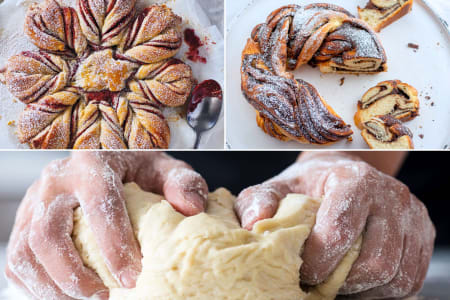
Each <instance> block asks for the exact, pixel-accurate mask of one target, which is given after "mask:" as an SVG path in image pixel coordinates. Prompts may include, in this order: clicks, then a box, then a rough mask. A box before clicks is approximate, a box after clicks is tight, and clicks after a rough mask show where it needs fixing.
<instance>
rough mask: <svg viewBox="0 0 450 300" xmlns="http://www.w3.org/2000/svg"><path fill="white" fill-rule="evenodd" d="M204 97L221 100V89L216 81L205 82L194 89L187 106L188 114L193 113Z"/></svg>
mask: <svg viewBox="0 0 450 300" xmlns="http://www.w3.org/2000/svg"><path fill="white" fill-rule="evenodd" d="M206 97H217V98H219V99H220V100H222V88H221V87H220V84H219V83H218V82H217V81H215V80H212V79H209V80H205V81H203V82H201V83H200V84H198V85H197V86H196V87H195V88H194V91H193V92H192V98H191V101H190V102H189V105H188V112H193V111H194V110H195V109H196V108H197V106H198V105H199V104H200V103H201V102H202V101H203V99H205V98H206Z"/></svg>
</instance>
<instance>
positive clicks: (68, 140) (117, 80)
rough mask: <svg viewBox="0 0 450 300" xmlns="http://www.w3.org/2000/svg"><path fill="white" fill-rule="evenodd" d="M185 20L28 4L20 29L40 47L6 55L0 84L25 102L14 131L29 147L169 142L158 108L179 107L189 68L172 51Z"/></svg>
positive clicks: (102, 5) (162, 10)
mask: <svg viewBox="0 0 450 300" xmlns="http://www.w3.org/2000/svg"><path fill="white" fill-rule="evenodd" d="M181 22H182V20H181V18H180V17H179V16H177V15H175V14H174V13H173V12H172V10H171V9H170V8H168V7H166V6H164V5H153V6H150V7H147V8H145V9H144V10H143V11H142V12H140V13H139V14H138V15H137V17H135V1H134V0H133V1H129V0H107V1H105V0H77V2H76V8H71V7H62V6H61V5H60V4H59V2H57V1H56V0H45V1H44V2H43V3H42V4H41V5H32V6H31V7H30V9H29V10H28V12H27V15H26V19H25V33H26V34H27V35H28V37H29V38H30V40H31V41H32V42H33V43H34V44H35V45H36V46H37V47H39V49H40V50H39V51H26V52H22V53H20V54H18V55H15V56H13V57H11V58H10V59H9V60H8V62H7V64H6V67H5V68H4V69H3V70H2V71H0V80H2V82H3V83H5V84H6V85H7V86H8V88H9V90H10V91H11V93H12V94H13V95H14V96H15V97H17V98H18V99H19V100H20V101H22V102H24V103H26V104H27V106H26V108H25V110H24V111H23V113H22V115H21V117H20V120H19V122H18V136H19V140H20V142H22V143H28V144H29V145H30V147H31V148H71V147H73V148H75V149H79V148H107V149H122V148H144V149H146V148H168V147H169V143H170V130H169V126H168V123H167V121H166V120H165V118H164V116H163V113H162V111H161V109H162V108H163V107H164V106H180V105H183V104H184V103H185V102H186V100H187V98H188V96H189V95H190V92H191V89H192V85H193V77H192V71H191V68H190V67H189V66H188V65H187V64H185V63H183V62H182V61H180V60H178V59H174V58H173V56H174V55H175V54H176V53H177V52H178V50H179V49H180V47H181V43H182V36H181V32H180V24H181Z"/></svg>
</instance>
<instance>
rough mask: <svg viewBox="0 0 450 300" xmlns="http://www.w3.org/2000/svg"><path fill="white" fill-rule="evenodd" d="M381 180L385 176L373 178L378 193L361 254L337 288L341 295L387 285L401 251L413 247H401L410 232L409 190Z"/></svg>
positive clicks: (400, 256) (398, 184) (396, 265)
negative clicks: (340, 285) (340, 286)
mask: <svg viewBox="0 0 450 300" xmlns="http://www.w3.org/2000/svg"><path fill="white" fill-rule="evenodd" d="M384 179H387V177H381V178H377V181H376V182H377V184H378V185H379V186H378V189H377V190H378V192H377V190H374V191H375V192H376V193H378V194H379V195H377V196H376V200H375V202H374V204H373V205H372V208H371V215H370V216H369V218H368V220H367V225H366V229H365V233H364V237H365V238H364V240H363V245H362V247H361V252H360V254H359V257H358V259H357V260H356V261H355V263H354V264H353V267H352V269H351V271H350V273H349V275H348V277H347V279H346V282H345V284H344V286H343V287H342V288H341V292H342V293H345V294H352V293H360V292H363V291H367V290H370V289H373V288H376V287H379V286H384V285H386V284H388V283H389V282H391V281H392V280H393V279H394V277H395V276H396V274H398V272H399V268H400V267H401V265H402V257H403V256H404V253H405V251H406V250H409V249H412V247H415V246H411V245H410V244H408V245H405V244H404V242H405V241H407V242H408V243H410V239H406V238H405V235H406V233H407V232H408V231H409V230H410V226H408V225H407V224H409V219H408V218H409V217H408V211H409V210H410V207H411V204H410V201H409V195H410V193H409V189H408V188H407V187H406V186H405V185H403V184H401V183H400V182H398V181H394V180H391V179H390V178H389V179H387V180H384ZM383 189H384V192H382V191H383ZM375 195H376V194H375ZM393 197H394V198H393ZM405 199H406V200H405ZM405 247H408V248H405ZM414 249H415V248H414Z"/></svg>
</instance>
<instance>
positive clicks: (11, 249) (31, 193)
mask: <svg viewBox="0 0 450 300" xmlns="http://www.w3.org/2000/svg"><path fill="white" fill-rule="evenodd" d="M40 184H41V182H40V181H36V182H34V183H33V184H32V185H31V187H30V188H29V189H28V190H27V193H26V194H25V197H24V199H23V200H22V202H21V204H20V206H19V209H18V210H17V215H16V220H15V224H14V227H13V230H12V232H11V237H10V240H9V245H8V251H7V261H8V262H7V276H8V277H9V278H11V279H12V280H13V282H15V283H16V284H17V285H18V286H19V287H22V288H23V289H24V290H25V291H28V293H30V294H31V295H33V297H36V298H37V299H72V298H70V297H68V296H67V295H65V294H64V293H63V292H62V291H61V289H60V288H59V287H58V286H57V285H56V284H55V283H54V282H53V280H52V279H51V278H50V277H49V276H48V274H47V272H46V271H45V269H44V268H43V267H42V265H41V264H40V263H39V262H38V261H37V260H36V258H35V256H34V253H33V252H32V251H31V248H30V247H29V244H28V237H29V232H30V225H31V220H32V217H33V210H34V203H35V200H36V199H35V197H36V195H37V194H38V192H39V187H40ZM50 296H51V297H53V298H51V297H50Z"/></svg>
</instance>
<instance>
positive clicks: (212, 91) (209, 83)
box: [187, 80, 222, 149]
mask: <svg viewBox="0 0 450 300" xmlns="http://www.w3.org/2000/svg"><path fill="white" fill-rule="evenodd" d="M221 110H222V88H221V87H220V85H219V83H217V82H216V81H215V80H205V81H203V82H202V83H200V84H199V85H197V86H196V87H195V88H194V91H193V92H192V98H191V101H190V102H189V105H188V111H187V121H188V124H189V126H191V128H192V129H194V131H195V133H196V134H197V137H196V139H195V144H194V149H197V148H198V145H199V144H200V138H201V136H202V133H203V132H205V131H207V130H209V129H211V128H213V127H214V125H216V123H217V120H218V119H219V116H220V111H221Z"/></svg>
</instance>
